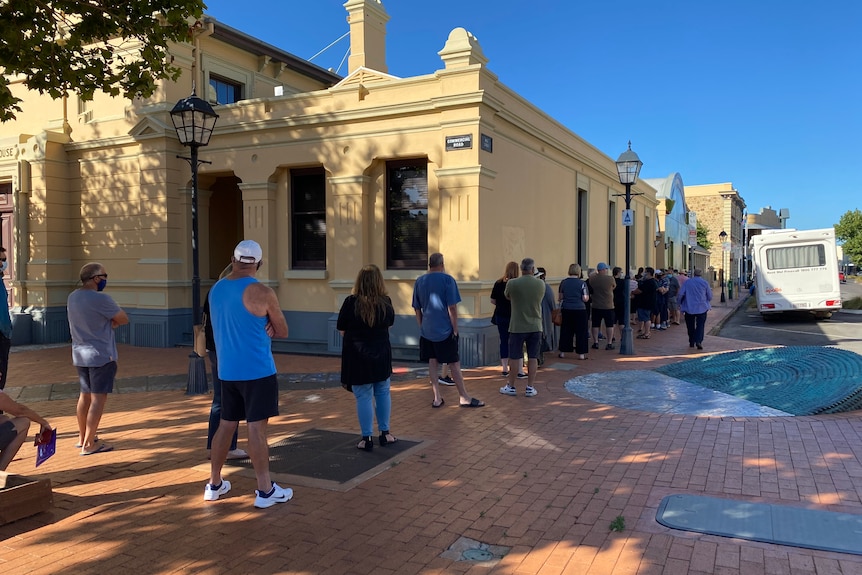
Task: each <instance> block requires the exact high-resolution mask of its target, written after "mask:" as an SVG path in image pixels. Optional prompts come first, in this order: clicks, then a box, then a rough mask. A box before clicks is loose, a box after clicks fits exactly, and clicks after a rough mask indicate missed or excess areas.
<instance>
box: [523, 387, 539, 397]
mask: <svg viewBox="0 0 862 575" xmlns="http://www.w3.org/2000/svg"><path fill="white" fill-rule="evenodd" d="M524 395H526V396H527V397H535V396H537V395H539V392H538V391H536V388H535V387H533V386H530V385H528V386H527V391H525V392H524Z"/></svg>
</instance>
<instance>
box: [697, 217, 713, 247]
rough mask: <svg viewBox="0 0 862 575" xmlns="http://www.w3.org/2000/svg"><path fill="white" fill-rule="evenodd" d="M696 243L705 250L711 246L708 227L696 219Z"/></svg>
mask: <svg viewBox="0 0 862 575" xmlns="http://www.w3.org/2000/svg"><path fill="white" fill-rule="evenodd" d="M697 245H699V246H700V247H702V248H703V249H705V250H708V249H711V248H712V240H710V239H709V228H708V227H706V226H705V225H703V224H702V223H700V220H698V221H697Z"/></svg>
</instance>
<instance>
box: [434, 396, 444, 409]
mask: <svg viewBox="0 0 862 575" xmlns="http://www.w3.org/2000/svg"><path fill="white" fill-rule="evenodd" d="M444 403H446V400H444V399H443V398H442V397H441V398H440V403H434V402H433V401H432V402H431V407H433V408H434V409H437V408H438V407H443V404H444Z"/></svg>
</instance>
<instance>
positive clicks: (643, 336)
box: [638, 334, 649, 339]
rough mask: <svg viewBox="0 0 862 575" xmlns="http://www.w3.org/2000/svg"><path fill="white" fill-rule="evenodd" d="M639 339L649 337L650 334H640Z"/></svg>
mask: <svg viewBox="0 0 862 575" xmlns="http://www.w3.org/2000/svg"><path fill="white" fill-rule="evenodd" d="M638 339H649V336H648V335H644V334H640V335H639V336H638Z"/></svg>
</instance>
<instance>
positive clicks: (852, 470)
mask: <svg viewBox="0 0 862 575" xmlns="http://www.w3.org/2000/svg"><path fill="white" fill-rule="evenodd" d="M729 303H730V304H735V303H736V302H735V301H734V302H729ZM729 309H730V306H728V307H726V308H724V307H722V306H721V305H720V304H716V307H715V308H714V310H713V312H711V313H710V317H709V324H710V326H712V325H715V324H716V323H717V322H719V321H721V320H722V318H723V317H724V316H725V315H726V313H727V311H728V310H729ZM705 347H706V349H705V350H704V352H703V353H712V352H716V351H723V350H728V349H739V348H743V347H751V345H750V344H747V343H745V342H738V341H734V340H728V339H724V338H719V337H713V336H708V337H707V339H706V342H705ZM635 350H636V355H635V356H625V357H624V356H620V355H619V353H618V351H605V350H598V351H595V350H593V352H592V354H591V357H592V359H591V360H589V361H574V360H562V361H561V360H557V359H554V360H552V361H550V362H549V364H548V366H547V367H546V368H544V369H542V370H540V375H539V379H538V382H537V388H538V390H539V392H540V393H539V395H538V396H537V397H534V398H525V397H523V396H519V397H507V396H502V395H500V394H499V393H498V391H497V390H498V388H499V387H500V386H501V385H502V384H503V383H504V382H503V380H502V378H501V377H500V376H499V369H498V368H490V367H489V368H482V369H472V370H468V371H467V376H468V378H469V379H468V382H467V386H468V390H470V391H471V393H472V394H474V395H475V396H477V397H479V398H481V399H483V400H485V401H486V402H487V403H488V406H487V407H485V408H483V409H477V410H473V409H460V408H458V407H457V399H456V397H457V396H456V394H455V392H454V390H450V389H444V390H443V393H444V394H445V396H446V397H447V399H449V400H450V402H449V403H447V404H446V406H445V407H444V408H443V409H431V407H430V402H431V399H432V398H431V393H430V390H429V389H428V384H427V382H426V381H425V379H424V378H422V379H414V380H407V381H402V382H399V383H396V384H394V385H393V425H392V428H393V432H394V433H395V434H397V435H400V436H404V437H406V438H411V439H414V438H415V439H421V440H423V441H425V442H426V444H427V445H426V446H425V448H424V449H422V450H421V451H420V452H418V453H417V454H415V455H413V456H411V457H408V458H406V459H405V460H403V461H401V462H400V463H399V464H398V465H395V466H393V467H391V468H388V469H386V470H385V471H384V472H383V473H380V474H379V475H377V476H376V477H373V478H371V479H369V480H367V481H365V482H364V483H362V484H360V485H358V486H357V487H355V488H353V489H351V490H349V491H347V492H343V493H342V492H334V491H328V490H324V489H318V488H313V487H298V488H297V489H296V496H295V498H294V500H293V501H291V502H290V503H287V504H285V505H279V506H276V507H274V508H271V509H268V510H256V509H254V508H253V507H252V499H253V498H252V490H253V489H254V480H253V479H251V478H248V477H246V476H244V475H242V474H239V473H235V474H231V475H230V477H231V480H232V481H233V482H234V489H233V491H232V492H231V493H230V495H229V496H227V498H225V499H223V500H221V501H218V502H214V503H208V504H205V503H204V502H203V500H202V491H203V486H204V484H205V482H206V481H207V478H208V476H207V472H206V468H207V466H206V460H205V452H204V450H203V446H204V442H205V435H206V416H207V413H208V408H209V398H208V397H206V396H192V397H188V396H185V395H184V394H183V393H182V392H181V391H177V390H172V391H149V392H145V393H124V394H115V395H114V396H112V397H111V398H110V400H109V403H108V408H107V411H106V414H105V417H104V418H103V422H102V427H101V431H100V433H101V434H102V436H103V437H104V438H105V440H106V441H108V442H110V443H111V444H113V445H114V446H115V448H116V449H115V451H113V452H110V453H103V454H97V455H94V456H90V457H80V456H78V455H77V450H75V449H74V448H73V447H72V445H73V443H74V442H75V438H76V432H75V431H74V429H75V427H76V425H75V420H74V409H75V408H74V404H75V401H74V399H72V398H69V399H57V400H53V401H34V402H29V401H28V403H29V404H30V405H31V406H32V407H33V408H35V409H36V410H38V411H40V412H41V413H43V414H44V415H45V416H46V417H47V418H49V419H50V420H51V421H52V422H53V423H54V424H55V425H56V426H57V427H58V428H59V439H58V453H57V455H55V456H54V458H52V459H51V460H50V461H49V462H48V463H46V464H45V465H44V466H43V467H40V468H39V469H38V473H36V471H37V470H34V468H33V459H34V458H35V454H34V450H33V448H32V447H31V446H29V445H26V446H25V447H24V448H22V450H21V453H20V454H19V458H18V459H16V460H15V461H13V462H12V464H11V466H10V467H9V471H10V472H13V473H19V474H26V475H33V476H42V477H49V478H50V479H51V480H52V482H53V487H54V508H53V509H52V511H50V512H48V513H42V514H39V515H36V516H33V517H31V518H28V519H24V520H21V521H18V522H15V523H12V524H9V525H5V526H0V572H2V573H3V574H4V575H16V574H19V573H21V574H23V573H28V574H30V573H32V574H42V573H45V574H47V573H51V574H54V573H72V572H74V573H76V574H79V573H102V574H104V573H159V574H163V573H303V574H308V573H327V574H328V573H332V574H341V573H345V574H348V573H350V574H366V573H367V574H372V573H373V574H387V573H392V574H396V573H397V574H406V573H427V574H432V573H486V572H493V573H511V574H517V575H534V574H535V575H556V574H568V573H585V574H590V575H592V574H614V575H616V574H630V573H743V574H749V573H751V574H755V573H843V574H851V573H862V557H857V556H852V555H843V554H838V553H831V552H823V551H813V550H805V549H797V548H792V547H784V546H779V545H770V544H764V543H756V542H749V541H740V540H735V539H728V538H721V537H714V536H707V535H700V534H695V533H686V532H680V531H673V530H670V529H667V528H665V527H662V526H661V525H659V524H658V523H657V522H656V521H655V512H656V508H657V506H658V504H659V502H660V501H661V499H662V497H664V496H665V495H668V494H671V493H699V494H709V495H715V496H723V497H731V498H735V499H740V500H757V501H767V502H780V503H784V504H789V505H799V506H816V507H817V508H820V509H829V510H834V511H846V512H850V513H862V500H860V496H862V441H860V435H862V423H860V422H859V420H858V417H856V416H855V415H854V414H841V415H830V416H816V417H789V418H788V417H785V418H760V419H758V418H740V417H720V418H719V417H695V416H685V415H658V414H653V413H649V412H643V411H633V410H625V409H620V408H615V407H610V406H606V405H600V404H594V403H591V402H589V401H587V400H584V399H582V398H579V397H576V396H573V395H571V394H569V393H567V392H566V391H565V389H564V383H565V381H566V380H567V379H569V378H571V377H573V376H574V375H577V374H582V373H590V372H596V371H613V370H621V369H649V368H652V367H655V366H658V365H661V364H664V363H668V362H672V361H679V360H681V359H684V358H686V357H689V356H691V355H694V354H693V352H692V351H690V350H689V348H688V345H687V339H686V336H685V330H684V328H683V327H682V326H674V327H673V328H671V329H670V330H668V331H665V332H661V333H657V334H655V335H654V336H653V337H652V339H650V340H648V341H643V340H636V341H635ZM120 354H121V355H120V374H119V376H120V377H121V378H124V377H126V378H130V377H140V376H152V377H155V376H159V375H164V376H170V375H173V376H176V375H177V374H183V373H184V372H185V371H186V370H187V364H188V360H187V356H188V351H187V350H182V349H176V350H162V349H145V348H129V347H123V348H122V349H121V351H120ZM68 360H69V350H68V347H61V348H50V349H42V350H27V351H16V353H15V354H14V355H13V357H12V362H11V363H12V366H11V369H10V377H9V387H10V389H11V388H12V387H13V386H17V387H19V388H21V389H22V390H23V389H25V388H26V387H29V386H34V389H35V387H38V386H39V385H40V384H41V385H44V384H48V383H55V384H62V383H64V382H69V381H74V371H73V370H72V369H71V367H70V366H69V365H68ZM277 362H278V365H279V371H281V372H296V373H303V372H334V371H337V370H338V358H326V357H307V356H287V355H280V356H278V358H277ZM281 411H282V415H281V416H279V417H278V418H275V419H273V420H272V421H271V423H270V437H271V440H272V441H276V440H278V439H281V438H284V437H287V436H291V435H294V434H296V433H298V432H299V431H302V430H305V429H309V428H314V427H318V428H325V429H334V430H344V431H355V429H354V428H355V427H356V423H355V413H354V401H353V398H352V397H351V396H350V395H349V394H347V393H345V392H344V391H342V390H341V389H340V388H330V389H318V390H309V389H291V390H288V391H285V392H283V393H282V394H281ZM241 429H242V428H241ZM243 441H244V430H243V431H241V435H240V443H241V444H242V442H243ZM618 516H622V517H623V518H624V519H625V529H624V530H623V531H621V532H612V531H610V529H609V526H610V523H611V522H612V521H614V519H616V518H617V517H618ZM462 536H464V537H469V538H471V539H474V540H477V541H481V542H484V543H488V544H492V545H502V546H505V547H509V548H510V551H509V552H508V554H506V555H505V557H504V558H503V559H502V560H501V561H500V562H499V563H498V564H496V565H495V566H493V567H484V566H481V565H479V564H474V563H471V562H464V561H453V560H450V559H444V558H442V557H440V555H441V554H442V553H443V552H444V551H445V550H446V549H447V547H448V546H450V545H452V544H453V543H454V542H455V541H456V540H458V539H459V538H460V537H462Z"/></svg>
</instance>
